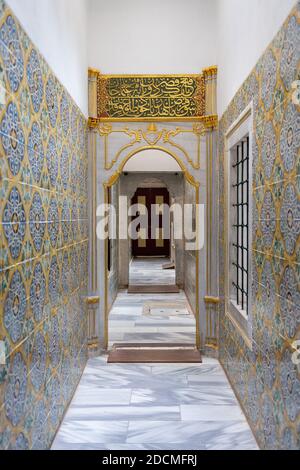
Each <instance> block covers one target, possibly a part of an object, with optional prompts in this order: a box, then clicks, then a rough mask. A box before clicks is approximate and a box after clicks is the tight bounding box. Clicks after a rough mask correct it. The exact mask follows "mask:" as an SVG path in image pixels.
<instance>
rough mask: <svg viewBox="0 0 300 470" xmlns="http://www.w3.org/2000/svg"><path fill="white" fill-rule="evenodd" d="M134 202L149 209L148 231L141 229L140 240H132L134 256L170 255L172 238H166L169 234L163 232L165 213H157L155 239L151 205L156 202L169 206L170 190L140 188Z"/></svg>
mask: <svg viewBox="0 0 300 470" xmlns="http://www.w3.org/2000/svg"><path fill="white" fill-rule="evenodd" d="M132 204H141V205H143V206H145V207H146V209H147V211H148V233H144V232H143V231H142V230H141V231H140V237H139V238H138V240H133V241H132V254H133V256H161V257H163V256H166V257H168V256H170V239H169V237H168V239H164V236H167V234H164V232H163V223H162V220H163V215H162V213H160V212H158V213H157V222H158V223H157V226H156V227H154V230H153V231H154V234H155V239H154V238H153V239H152V238H151V234H152V224H151V206H153V205H156V204H157V205H159V206H161V205H162V204H167V205H168V206H169V205H170V196H169V192H168V190H167V189H165V188H140V189H138V190H137V192H136V193H135V195H134V197H133V199H132ZM158 217H159V219H158ZM168 224H169V222H168ZM140 228H141V227H140Z"/></svg>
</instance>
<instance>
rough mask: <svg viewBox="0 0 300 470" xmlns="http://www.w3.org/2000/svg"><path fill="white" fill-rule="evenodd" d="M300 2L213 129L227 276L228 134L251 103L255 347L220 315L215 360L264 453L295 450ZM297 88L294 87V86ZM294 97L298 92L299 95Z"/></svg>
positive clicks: (299, 326)
mask: <svg viewBox="0 0 300 470" xmlns="http://www.w3.org/2000/svg"><path fill="white" fill-rule="evenodd" d="M299 60H300V3H299V2H298V4H297V6H296V7H295V9H294V10H293V11H292V13H291V15H290V16H289V18H288V19H287V21H286V22H285V24H284V26H283V27H282V28H281V30H280V31H279V32H278V34H277V35H276V37H275V39H274V41H273V42H272V44H271V45H270V47H269V48H268V49H267V51H266V52H265V53H264V55H263V56H262V57H261V59H260V60H259V62H258V63H257V65H256V67H255V68H254V70H253V71H252V73H251V74H250V76H249V77H248V78H247V80H246V81H245V83H244V84H243V85H242V87H241V88H240V90H239V91H238V92H237V94H236V96H235V97H234V99H233V101H232V102H231V103H230V105H229V107H228V109H227V110H226V112H225V114H224V115H223V117H222V119H221V122H220V141H219V148H220V162H219V163H220V177H219V185H220V274H221V287H220V289H221V294H222V296H223V297H224V280H225V279H226V277H227V275H228V273H227V272H226V268H225V262H224V250H225V233H224V220H225V204H224V203H225V200H224V152H225V146H224V143H225V135H226V132H227V130H228V129H229V128H230V127H231V125H232V124H233V123H234V122H235V121H236V120H237V119H238V116H239V115H240V114H241V113H242V111H243V110H244V109H245V108H246V106H247V105H248V104H249V103H250V102H251V101H252V102H253V108H254V116H253V118H254V133H253V134H254V135H253V141H254V147H253V187H252V205H253V232H252V236H253V250H252V254H251V255H252V257H251V265H252V289H251V290H252V314H253V325H252V326H253V348H252V350H251V349H250V348H249V347H248V346H247V344H246V343H245V342H244V340H243V338H242V336H241V334H240V333H239V332H238V330H237V329H236V327H235V326H234V324H233V323H232V322H231V320H230V319H229V317H228V316H226V315H225V310H224V302H222V308H221V324H220V350H221V353H220V354H221V361H222V363H223V365H224V367H225V369H226V371H227V373H228V376H229V378H230V380H231V383H232V385H233V387H234V389H235V391H236V393H237V395H238V397H239V400H240V402H241V404H242V406H243V408H244V411H245V412H246V415H247V417H248V419H249V422H250V424H251V426H252V429H253V431H254V432H255V435H256V437H257V440H258V442H259V444H260V446H261V447H262V448H265V449H299V448H300V379H299V373H300V365H297V364H295V363H294V362H295V361H294V362H293V361H292V354H293V352H294V349H293V347H292V345H293V343H294V342H295V341H297V340H299V339H300V243H299V233H300V153H299V145H300V114H299V111H300V97H299V93H298V94H297V91H296V88H295V87H296V86H297V83H296V81H298V80H300V63H299ZM298 85H299V83H298ZM298 89H299V88H298Z"/></svg>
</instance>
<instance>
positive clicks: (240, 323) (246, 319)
mask: <svg viewBox="0 0 300 470" xmlns="http://www.w3.org/2000/svg"><path fill="white" fill-rule="evenodd" d="M247 135H249V158H250V160H249V193H250V194H249V247H248V249H249V260H248V282H249V286H248V292H249V295H248V301H249V304H248V312H247V313H246V312H244V311H242V310H241V309H240V308H238V306H237V305H236V302H234V301H233V300H232V299H231V295H230V293H231V277H232V276H231V273H232V266H231V261H230V251H231V235H230V234H231V230H232V228H231V225H232V224H231V212H230V206H231V201H230V199H231V192H230V185H231V161H232V150H233V148H234V147H235V146H236V145H237V144H238V142H240V141H241V140H242V139H243V138H244V137H246V136H247ZM252 165H253V103H250V105H249V106H247V108H246V109H245V110H244V111H243V112H242V113H241V114H240V116H239V117H238V119H236V121H235V122H234V123H233V124H232V126H231V127H230V128H229V129H228V131H227V133H226V135H225V162H224V167H225V174H224V178H225V201H226V202H225V204H226V208H225V224H226V227H225V238H226V243H225V269H226V273H227V278H225V314H226V315H227V316H228V317H229V318H230V320H231V322H232V323H233V324H234V325H235V326H236V328H237V329H238V330H239V332H240V334H241V335H242V337H243V338H244V340H245V341H246V343H247V345H248V346H249V347H250V348H251V349H252V329H253V326H252V325H253V315H252V292H251V289H252V258H251V255H252V227H253V220H252V186H253V169H252Z"/></svg>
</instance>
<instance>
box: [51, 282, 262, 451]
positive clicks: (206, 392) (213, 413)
mask: <svg viewBox="0 0 300 470" xmlns="http://www.w3.org/2000/svg"><path fill="white" fill-rule="evenodd" d="M109 340H110V346H111V345H112V344H113V343H114V342H158V343H159V342H162V343H165V342H172V343H174V342H180V343H189V344H190V343H194V340H195V319H194V317H193V315H192V314H191V312H190V311H189V308H188V305H187V301H186V298H185V294H184V293H183V292H181V293H180V294H169V295H152V296H150V295H129V294H127V293H126V292H125V291H124V292H120V293H119V296H118V298H117V300H116V302H115V304H114V307H113V310H112V311H111V314H110V318H109ZM53 449H54V450H74V449H77V450H84V449H86V450H224V449H226V450H227V449H228V450H229V449H232V450H251V449H253V450H254V449H257V444H256V442H255V440H254V437H253V435H252V432H251V430H250V428H249V426H248V424H247V421H246V419H245V417H244V415H243V413H242V410H241V408H240V406H239V404H238V402H237V400H236V398H235V395H234V393H233V391H232V389H231V387H230V385H229V383H228V381H227V378H226V376H225V374H224V372H223V370H222V367H221V366H220V364H219V362H218V361H217V360H215V359H211V358H206V357H205V358H203V364H197V365H191V364H180V365H179V364H164V365H161V364H160V365H158V364H156V365H155V364H152V365H151V364H147V365H143V364H122V365H118V364H107V356H106V355H103V356H102V357H98V358H94V359H90V360H89V361H88V364H87V366H86V369H85V371H84V374H83V377H82V380H81V382H80V385H79V387H78V389H77V392H76V394H75V396H74V399H73V401H72V403H71V406H70V407H69V410H68V412H67V414H66V416H65V419H64V421H63V423H62V426H61V428H60V430H59V432H58V434H57V436H56V439H55V441H54V443H53Z"/></svg>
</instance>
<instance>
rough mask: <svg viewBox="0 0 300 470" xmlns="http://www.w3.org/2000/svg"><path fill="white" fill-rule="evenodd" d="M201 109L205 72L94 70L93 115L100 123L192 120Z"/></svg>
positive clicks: (204, 92)
mask: <svg viewBox="0 0 300 470" xmlns="http://www.w3.org/2000/svg"><path fill="white" fill-rule="evenodd" d="M112 84H113V85H112ZM191 109H192V110H194V112H192V111H191ZM205 110H206V86H205V74H199V75H196V74H191V75H184V74H182V75H180V74H177V75H102V74H101V73H100V72H98V73H97V118H98V119H99V120H101V121H102V122H104V121H110V122H113V121H119V122H120V121H143V122H145V121H153V120H158V121H159V120H161V121H172V120H181V121H185V120H195V119H199V118H201V117H202V116H204V115H205Z"/></svg>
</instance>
